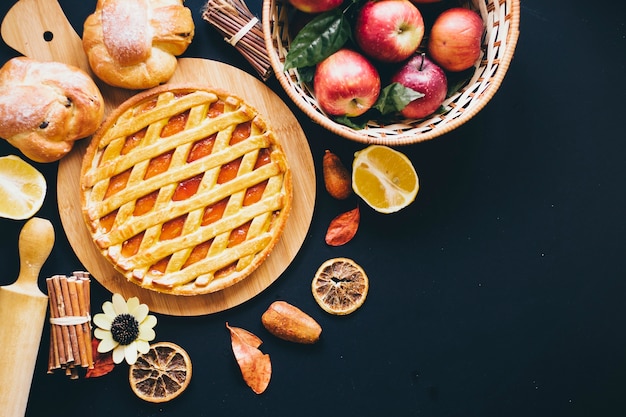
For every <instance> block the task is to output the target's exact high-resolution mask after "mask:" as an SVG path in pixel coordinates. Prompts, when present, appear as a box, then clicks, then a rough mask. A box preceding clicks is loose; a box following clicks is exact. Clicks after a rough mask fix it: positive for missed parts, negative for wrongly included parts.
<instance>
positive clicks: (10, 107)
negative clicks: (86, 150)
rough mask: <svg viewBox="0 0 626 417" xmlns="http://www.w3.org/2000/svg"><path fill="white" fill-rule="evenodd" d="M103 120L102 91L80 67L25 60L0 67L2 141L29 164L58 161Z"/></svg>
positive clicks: (20, 59) (12, 61)
mask: <svg viewBox="0 0 626 417" xmlns="http://www.w3.org/2000/svg"><path fill="white" fill-rule="evenodd" d="M103 116H104V100H103V98H102V95H101V93H100V90H99V89H98V87H97V86H96V84H95V83H94V81H93V79H92V78H91V77H90V76H89V75H88V74H87V73H86V72H84V71H83V70H81V69H80V68H77V67H74V66H71V65H67V64H63V63H60V62H40V61H37V60H34V59H31V58H27V57H17V58H12V59H10V60H9V61H7V63H5V64H4V65H3V66H2V68H0V137H2V138H4V139H6V140H7V141H8V142H9V143H10V144H11V145H13V146H15V147H16V148H18V149H19V150H21V151H22V153H23V154H24V155H25V156H27V157H28V158H30V159H32V160H33V161H36V162H54V161H57V160H59V159H61V158H62V157H63V156H65V155H66V154H67V153H68V152H69V151H71V150H72V147H73V145H74V142H75V141H76V140H78V139H82V138H85V137H87V136H90V135H91V134H93V133H94V132H95V131H96V129H97V128H98V126H99V125H100V122H101V121H102V117H103Z"/></svg>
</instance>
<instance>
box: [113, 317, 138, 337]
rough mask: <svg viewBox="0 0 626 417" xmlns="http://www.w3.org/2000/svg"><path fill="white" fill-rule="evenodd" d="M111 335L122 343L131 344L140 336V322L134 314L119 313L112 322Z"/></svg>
mask: <svg viewBox="0 0 626 417" xmlns="http://www.w3.org/2000/svg"><path fill="white" fill-rule="evenodd" d="M111 335H112V336H113V340H115V341H116V342H117V343H119V344H120V345H129V344H130V343H131V342H133V341H134V340H135V339H137V336H139V322H138V321H137V319H136V318H135V316H133V315H132V314H119V315H117V316H116V317H115V318H114V319H113V323H111Z"/></svg>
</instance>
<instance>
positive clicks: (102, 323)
mask: <svg viewBox="0 0 626 417" xmlns="http://www.w3.org/2000/svg"><path fill="white" fill-rule="evenodd" d="M113 318H115V317H113ZM113 318H111V317H110V316H108V315H107V314H104V313H98V314H96V315H95V316H93V323H94V324H95V325H96V326H98V327H99V328H101V329H104V330H111V323H113Z"/></svg>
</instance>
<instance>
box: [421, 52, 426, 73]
mask: <svg viewBox="0 0 626 417" xmlns="http://www.w3.org/2000/svg"><path fill="white" fill-rule="evenodd" d="M425 57H426V54H425V53H424V52H422V62H420V71H421V70H422V69H423V68H424V58H425Z"/></svg>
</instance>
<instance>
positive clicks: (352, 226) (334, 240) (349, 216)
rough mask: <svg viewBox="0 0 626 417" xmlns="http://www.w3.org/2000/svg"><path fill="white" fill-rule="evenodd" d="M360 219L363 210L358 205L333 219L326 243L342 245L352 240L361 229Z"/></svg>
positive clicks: (327, 232)
mask: <svg viewBox="0 0 626 417" xmlns="http://www.w3.org/2000/svg"><path fill="white" fill-rule="evenodd" d="M360 221H361V212H360V210H359V208H358V207H356V208H354V209H352V210H350V211H347V212H345V213H342V214H340V215H339V216H337V217H335V218H334V219H332V220H331V222H330V225H329V226H328V230H327V231H326V244H328V245H330V246H341V245H345V244H346V243H348V242H349V241H351V240H352V238H353V237H354V235H356V232H357V230H358V229H359V222H360Z"/></svg>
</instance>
